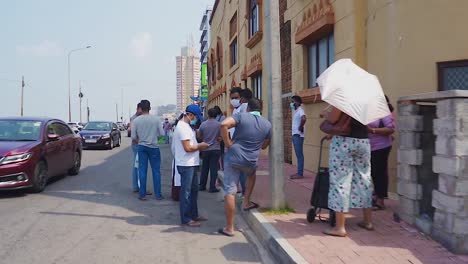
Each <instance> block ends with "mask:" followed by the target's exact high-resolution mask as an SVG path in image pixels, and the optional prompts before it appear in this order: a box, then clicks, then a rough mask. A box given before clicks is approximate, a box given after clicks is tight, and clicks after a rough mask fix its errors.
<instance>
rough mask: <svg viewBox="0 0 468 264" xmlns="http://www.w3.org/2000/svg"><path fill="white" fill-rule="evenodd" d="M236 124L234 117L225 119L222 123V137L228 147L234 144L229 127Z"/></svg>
mask: <svg viewBox="0 0 468 264" xmlns="http://www.w3.org/2000/svg"><path fill="white" fill-rule="evenodd" d="M235 126H236V120H234V118H232V117H228V118H226V119H224V121H223V122H222V123H221V138H222V139H223V141H224V145H225V146H226V147H227V148H230V147H231V146H232V145H233V144H234V142H232V140H231V138H230V136H229V129H230V128H233V127H235Z"/></svg>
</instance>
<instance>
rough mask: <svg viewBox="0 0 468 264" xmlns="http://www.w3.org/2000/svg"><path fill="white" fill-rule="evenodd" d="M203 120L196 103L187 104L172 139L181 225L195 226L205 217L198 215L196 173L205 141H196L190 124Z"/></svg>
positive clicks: (205, 146) (205, 145)
mask: <svg viewBox="0 0 468 264" xmlns="http://www.w3.org/2000/svg"><path fill="white" fill-rule="evenodd" d="M198 120H203V115H202V113H201V110H200V108H199V107H198V106H197V105H189V106H187V108H186V109H185V113H184V116H183V118H182V119H181V120H180V121H179V122H178V123H177V127H176V129H175V131H174V137H173V140H172V151H173V154H174V159H175V166H176V168H177V171H178V172H179V174H180V178H181V187H180V199H179V207H180V218H181V222H182V224H183V225H187V226H191V227H196V226H200V222H201V221H206V220H207V219H206V218H205V217H202V216H199V215H198V205H197V199H198V174H197V168H198V167H199V166H200V153H199V151H200V150H204V149H207V148H208V147H209V145H208V144H207V143H205V142H202V143H197V139H196V136H195V131H194V130H193V129H192V127H191V125H195V124H196V123H197V121H198Z"/></svg>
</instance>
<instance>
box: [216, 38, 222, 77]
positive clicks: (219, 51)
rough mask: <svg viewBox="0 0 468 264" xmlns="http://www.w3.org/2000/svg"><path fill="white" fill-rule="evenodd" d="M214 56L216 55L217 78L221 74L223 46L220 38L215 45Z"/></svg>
mask: <svg viewBox="0 0 468 264" xmlns="http://www.w3.org/2000/svg"><path fill="white" fill-rule="evenodd" d="M216 56H217V61H216V63H217V66H218V71H217V75H218V79H219V78H221V76H222V75H223V48H222V46H221V42H220V40H218V44H217V45H216Z"/></svg>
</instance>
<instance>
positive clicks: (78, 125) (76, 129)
mask: <svg viewBox="0 0 468 264" xmlns="http://www.w3.org/2000/svg"><path fill="white" fill-rule="evenodd" d="M67 124H68V125H69V126H70V127H71V129H72V130H73V131H74V132H75V134H78V133H79V132H80V131H81V130H82V129H83V124H82V123H80V122H68V123H67Z"/></svg>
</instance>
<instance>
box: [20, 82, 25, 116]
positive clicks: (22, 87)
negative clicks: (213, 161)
mask: <svg viewBox="0 0 468 264" xmlns="http://www.w3.org/2000/svg"><path fill="white" fill-rule="evenodd" d="M23 115H24V76H22V77H21V116H23Z"/></svg>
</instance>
